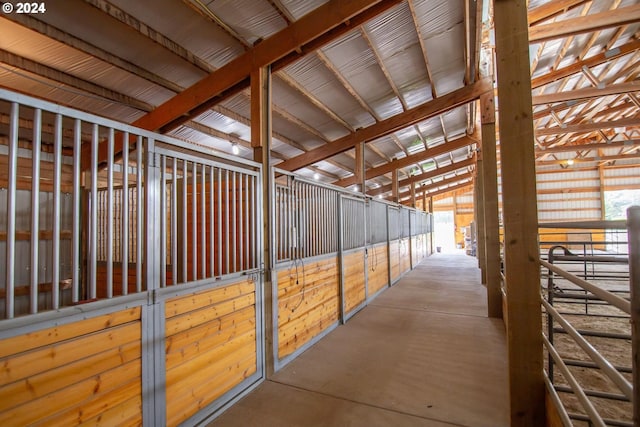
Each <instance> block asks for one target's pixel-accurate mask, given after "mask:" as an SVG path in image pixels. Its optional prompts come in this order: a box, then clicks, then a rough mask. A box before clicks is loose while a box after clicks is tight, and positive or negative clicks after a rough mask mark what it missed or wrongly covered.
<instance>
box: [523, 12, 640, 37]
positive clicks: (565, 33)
mask: <svg viewBox="0 0 640 427" xmlns="http://www.w3.org/2000/svg"><path fill="white" fill-rule="evenodd" d="M638 21H640V5H633V6H627V7H622V8H619V9H616V10H609V11H606V12H600V13H594V14H591V15H587V16H581V17H578V18H571V19H565V20H561V21H556V22H554V23H552V24H545V25H535V26H533V27H531V28H529V43H538V42H541V41H545V40H554V39H559V38H563V37H569V36H575V35H577V34H584V33H589V32H592V31H597V30H603V29H607V28H611V27H618V26H620V25H626V24H632V23H634V22H638Z"/></svg>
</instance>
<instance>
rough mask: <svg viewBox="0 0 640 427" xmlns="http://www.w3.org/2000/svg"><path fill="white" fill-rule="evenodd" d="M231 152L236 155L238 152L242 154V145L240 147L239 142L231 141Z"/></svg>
mask: <svg viewBox="0 0 640 427" xmlns="http://www.w3.org/2000/svg"><path fill="white" fill-rule="evenodd" d="M231 152H232V153H233V154H235V155H236V156H237V155H238V154H240V147H238V143H237V142H232V143H231Z"/></svg>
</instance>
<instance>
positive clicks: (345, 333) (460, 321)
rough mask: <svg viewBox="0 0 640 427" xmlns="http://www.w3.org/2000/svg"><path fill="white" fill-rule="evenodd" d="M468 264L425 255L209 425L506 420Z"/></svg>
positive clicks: (501, 368)
mask: <svg viewBox="0 0 640 427" xmlns="http://www.w3.org/2000/svg"><path fill="white" fill-rule="evenodd" d="M476 266H477V260H476V259H475V258H471V257H467V256H466V255H463V254H435V255H433V256H431V257H429V258H427V259H426V260H424V261H423V262H422V263H421V264H420V265H418V266H417V267H416V268H415V269H414V270H412V271H411V272H409V273H407V274H406V275H405V276H404V277H403V278H402V279H401V280H400V281H399V282H398V283H397V284H395V285H394V286H393V287H391V288H390V289H388V290H386V291H385V292H383V293H382V294H381V295H379V296H378V298H376V299H375V300H374V301H372V302H371V303H370V305H369V306H368V307H366V308H365V309H363V310H362V311H361V312H360V313H358V314H357V315H356V316H354V317H353V318H351V320H349V321H348V322H347V323H346V324H345V325H342V326H340V327H338V328H337V329H335V330H334V331H333V332H331V333H330V334H329V335H327V336H326V337H325V338H324V339H322V340H321V341H320V342H318V343H317V344H316V345H314V346H313V347H311V348H310V349H308V350H307V351H306V352H304V353H303V354H302V355H301V356H300V357H298V358H297V359H295V360H294V361H292V362H291V363H290V364H288V365H287V366H286V367H285V368H283V369H282V370H281V371H280V372H278V373H276V374H275V375H274V376H273V378H271V379H270V380H268V381H265V382H264V383H263V384H261V385H260V386H259V387H258V388H257V389H256V390H255V391H253V392H252V393H250V394H249V395H248V396H246V397H245V398H243V399H242V400H241V401H239V402H238V403H237V404H236V405H234V406H233V407H231V408H230V409H229V410H227V411H226V412H225V413H224V414H222V415H221V416H220V417H219V418H218V419H216V420H215V421H214V422H212V423H211V424H210V426H215V427H249V426H256V427H258V426H260V427H285V426H286V427H289V426H292V427H293V426H300V427H309V426H313V427H316V426H317V427H321V426H322V427H329V426H340V427H342V426H354V427H356V426H358V427H360V426H362V427H370V426H380V427H383V426H409V427H411V426H434V427H440V426H469V427H471V426H483V427H484V426H486V427H499V426H507V425H508V406H509V405H508V400H507V399H508V394H507V369H506V368H507V350H506V339H505V332H504V326H503V324H502V322H501V321H499V320H493V319H488V318H487V317H486V312H487V308H486V291H485V288H484V287H483V286H482V285H481V284H480V273H479V270H478V269H477V268H476Z"/></svg>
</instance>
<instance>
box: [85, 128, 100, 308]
mask: <svg viewBox="0 0 640 427" xmlns="http://www.w3.org/2000/svg"><path fill="white" fill-rule="evenodd" d="M98 137H99V128H98V125H97V124H95V123H94V124H93V129H92V134H91V201H90V206H89V209H90V216H91V218H90V221H89V222H90V224H89V230H90V233H89V234H90V237H89V268H88V270H89V292H88V293H89V295H88V297H89V299H94V298H95V297H96V279H97V256H98V254H97V243H98Z"/></svg>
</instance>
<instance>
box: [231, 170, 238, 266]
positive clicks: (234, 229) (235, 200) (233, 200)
mask: <svg viewBox="0 0 640 427" xmlns="http://www.w3.org/2000/svg"><path fill="white" fill-rule="evenodd" d="M231 183H232V186H231V187H232V188H231V194H232V197H231V249H232V251H233V255H232V260H233V263H232V266H233V267H232V268H233V271H234V272H236V271H238V264H237V259H236V258H237V245H238V227H237V218H236V217H237V213H238V212H237V203H238V198H237V197H236V195H237V191H238V187H237V182H236V172H232V173H231Z"/></svg>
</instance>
